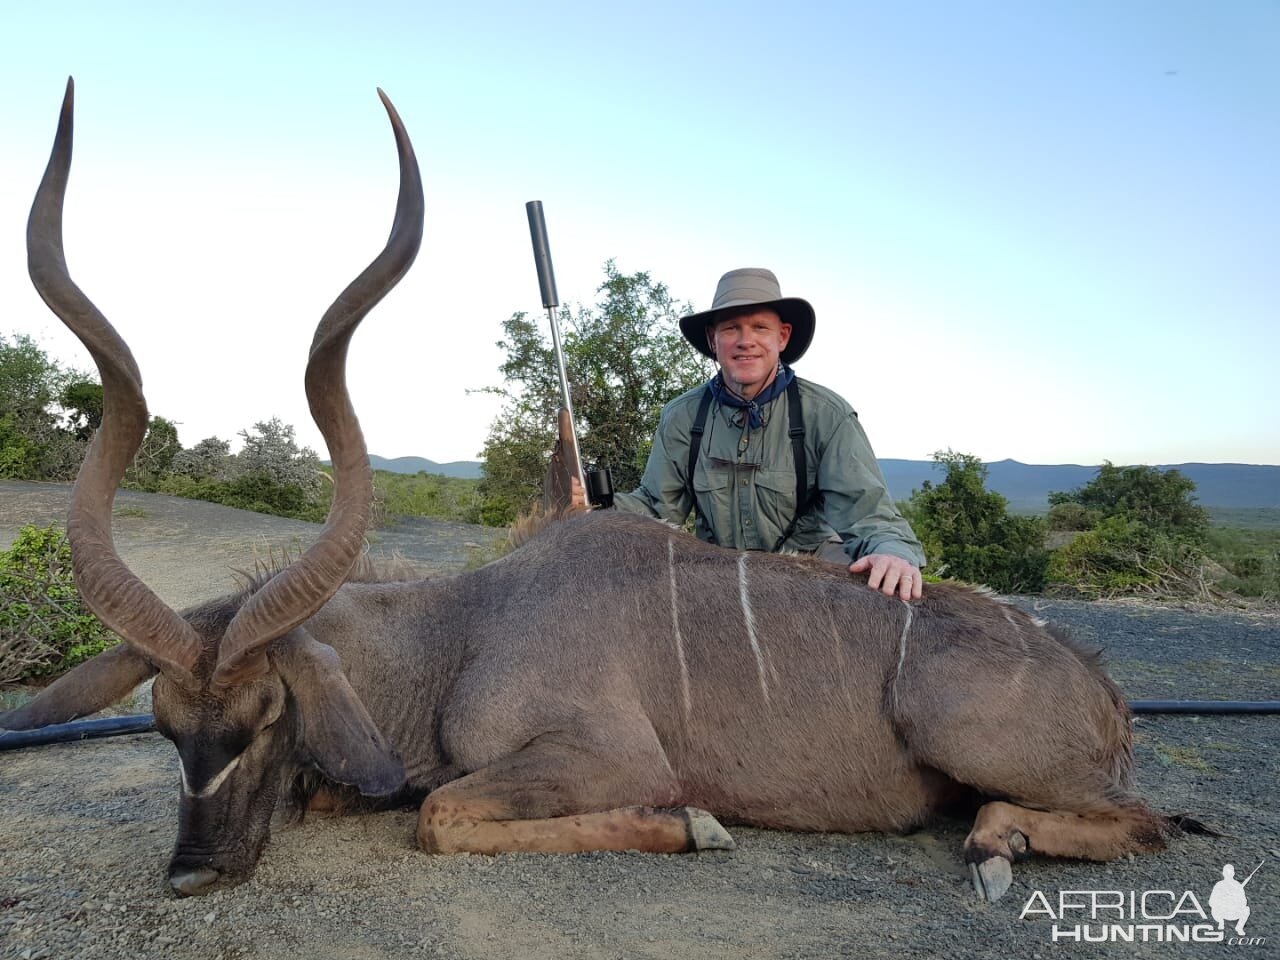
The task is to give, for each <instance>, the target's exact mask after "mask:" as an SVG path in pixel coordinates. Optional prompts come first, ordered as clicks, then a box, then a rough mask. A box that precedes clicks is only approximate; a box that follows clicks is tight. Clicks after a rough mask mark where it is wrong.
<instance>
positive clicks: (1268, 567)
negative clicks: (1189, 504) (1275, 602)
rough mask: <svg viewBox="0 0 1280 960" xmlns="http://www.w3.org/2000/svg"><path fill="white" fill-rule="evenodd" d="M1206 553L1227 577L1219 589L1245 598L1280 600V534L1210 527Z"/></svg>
mask: <svg viewBox="0 0 1280 960" xmlns="http://www.w3.org/2000/svg"><path fill="white" fill-rule="evenodd" d="M1206 550H1207V552H1208V554H1209V556H1211V557H1212V558H1213V559H1214V560H1216V561H1217V562H1218V563H1220V564H1222V566H1223V567H1224V568H1225V569H1226V570H1227V575H1226V576H1225V577H1223V578H1222V580H1221V581H1219V586H1221V587H1222V588H1223V589H1226V590H1230V591H1231V592H1232V593H1237V594H1240V595H1241V596H1245V597H1266V598H1272V599H1274V598H1276V597H1280V530H1274V529H1268V528H1262V529H1243V528H1240V527H1216V526H1215V527H1211V528H1210V529H1209V536H1208V545H1207V547H1206Z"/></svg>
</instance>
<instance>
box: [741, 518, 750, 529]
mask: <svg viewBox="0 0 1280 960" xmlns="http://www.w3.org/2000/svg"><path fill="white" fill-rule="evenodd" d="M743 523H745V524H746V525H747V526H748V527H749V526H751V518H750V517H747V519H746V520H744V521H743Z"/></svg>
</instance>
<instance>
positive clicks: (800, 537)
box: [614, 377, 925, 566]
mask: <svg viewBox="0 0 1280 960" xmlns="http://www.w3.org/2000/svg"><path fill="white" fill-rule="evenodd" d="M796 383H797V384H799V387H800V404H801V408H802V409H803V411H804V427H805V441H804V443H805V459H806V466H807V469H808V476H809V485H810V487H811V488H812V487H813V486H814V485H815V484H816V485H817V491H818V495H817V496H816V497H815V498H814V499H813V501H812V503H811V505H810V507H809V509H808V510H807V511H806V513H805V515H804V516H803V517H801V518H800V522H799V523H798V524H797V525H796V529H795V531H794V532H793V533H792V535H791V536H790V537H789V538H788V539H787V540H786V542H785V543H784V544H783V545H782V549H784V550H786V549H792V550H796V551H798V552H801V553H809V552H812V551H814V550H816V549H817V548H818V547H819V546H821V545H822V543H823V542H824V541H826V540H828V539H830V537H831V535H832V534H833V533H834V534H839V536H840V538H841V539H842V540H843V541H844V549H845V552H847V553H848V554H849V556H850V557H851V558H852V559H855V560H856V559H857V558H859V557H862V556H865V555H867V554H870V553H887V554H891V555H893V556H896V557H901V558H903V559H904V560H907V561H909V562H910V563H914V564H915V565H916V566H923V565H924V562H925V558H924V550H923V549H922V548H921V546H920V542H919V541H918V540H917V539H916V537H915V534H914V533H912V531H911V527H910V525H909V524H908V523H907V521H906V520H905V519H904V518H903V517H902V515H901V514H900V513H899V512H898V509H897V507H896V506H895V505H894V503H893V498H892V497H891V496H890V495H889V491H888V489H887V488H886V486H885V481H884V475H883V474H882V473H881V472H880V467H879V465H878V464H877V463H876V458H875V454H874V453H872V451H871V444H870V443H869V442H868V441H867V436H866V434H865V433H863V431H862V426H861V425H860V424H859V423H858V415H857V414H856V413H855V412H854V411H853V408H852V407H850V406H849V404H848V403H846V402H845V401H844V400H843V399H842V398H841V397H840V396H839V395H838V394H835V393H833V392H832V391H830V390H828V389H826V388H825V387H822V386H819V385H818V384H816V383H811V382H809V381H808V380H802V379H800V378H799V377H797V378H796ZM704 389H705V387H702V386H700V387H697V388H695V389H693V390H690V391H688V392H687V393H683V394H681V395H680V396H678V397H676V398H675V399H674V400H672V401H671V402H670V403H668V404H667V405H666V407H664V408H663V411H662V418H661V420H660V422H659V424H658V432H657V435H656V436H655V437H654V441H653V450H652V451H651V452H650V454H649V462H648V463H647V464H646V465H645V471H644V476H643V477H642V478H641V481H640V486H639V487H637V488H636V489H635V490H634V491H632V492H631V493H620V494H617V495H616V496H615V498H614V503H615V505H616V506H617V507H618V509H620V510H625V511H627V512H629V513H644V514H649V515H651V516H656V517H659V518H661V519H663V520H668V521H670V522H671V523H675V524H681V523H683V522H684V521H685V518H686V517H688V515H689V511H690V510H692V509H693V498H694V494H695V492H696V495H697V498H698V511H699V517H698V522H697V534H698V536H699V537H701V538H702V539H703V540H707V541H710V542H712V543H718V544H720V545H721V546H725V547H731V548H733V549H735V550H770V549H772V548H773V545H774V544H775V543H776V542H777V540H778V538H779V537H780V536H782V534H783V532H784V531H785V530H786V529H787V527H788V525H789V524H790V523H791V519H792V517H793V516H794V515H795V512H796V504H797V496H796V472H795V456H794V453H793V451H792V446H791V437H790V434H789V432H788V431H789V430H790V416H789V412H788V409H787V399H786V395H785V394H783V395H782V396H779V397H778V398H777V399H775V400H773V401H771V402H770V403H769V404H768V405H767V406H766V407H765V408H764V409H765V423H764V425H763V426H761V427H757V428H755V429H751V430H748V431H747V433H746V438H745V439H746V444H745V447H742V444H741V441H742V439H743V422H744V420H743V417H744V412H743V411H741V410H738V409H735V408H732V407H728V406H722V405H720V404H718V403H714V402H713V403H712V404H711V409H710V410H709V411H708V412H707V422H706V426H705V429H704V431H703V434H702V447H701V450H700V451H699V453H698V462H697V465H696V466H695V468H694V476H693V482H692V484H690V483H689V479H688V477H687V473H688V470H689V436H690V429H691V428H692V426H693V420H694V417H695V416H696V414H697V411H698V401H699V400H700V399H701V397H702V393H703V391H704Z"/></svg>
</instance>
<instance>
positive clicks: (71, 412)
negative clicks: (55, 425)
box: [58, 380, 102, 442]
mask: <svg viewBox="0 0 1280 960" xmlns="http://www.w3.org/2000/svg"><path fill="white" fill-rule="evenodd" d="M58 403H59V404H61V405H62V407H63V409H64V410H66V412H67V413H66V416H67V428H68V429H70V430H74V431H75V434H76V439H77V440H82V441H86V442H87V441H88V440H89V438H90V437H92V436H93V431H95V430H97V429H98V428H99V427H100V426H102V384H100V383H98V382H97V381H96V380H73V381H72V382H71V383H68V384H67V385H66V386H65V387H63V388H62V393H61V394H60V395H59V397H58Z"/></svg>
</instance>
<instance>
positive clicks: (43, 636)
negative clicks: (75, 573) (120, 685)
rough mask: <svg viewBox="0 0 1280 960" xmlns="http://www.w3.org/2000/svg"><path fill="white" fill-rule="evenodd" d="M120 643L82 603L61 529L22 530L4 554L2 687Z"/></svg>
mask: <svg viewBox="0 0 1280 960" xmlns="http://www.w3.org/2000/svg"><path fill="white" fill-rule="evenodd" d="M117 642H119V641H118V639H117V637H116V636H115V634H113V633H111V631H109V630H108V629H107V628H106V627H105V626H103V625H102V622H101V621H100V620H98V618H97V617H95V616H94V615H93V614H92V613H91V612H90V611H89V608H88V607H86V606H85V605H84V602H83V601H82V600H81V599H80V594H79V592H78V591H77V590H76V585H75V581H74V580H73V579H72V576H71V546H70V544H68V543H67V540H66V537H65V535H64V534H63V532H62V530H61V529H59V528H58V527H56V526H48V527H43V528H41V527H35V526H31V525H28V526H25V527H23V528H22V529H21V530H20V531H19V532H18V538H17V539H16V540H15V541H14V542H13V546H11V547H10V548H9V549H8V550H7V551H5V552H4V553H0V682H12V681H15V680H29V679H36V678H40V677H47V676H51V675H56V674H60V673H64V672H65V671H67V670H70V669H71V668H72V667H74V666H75V665H76V664H77V663H80V662H81V661H84V660H88V659H89V658H90V657H93V656H95V655H97V654H98V653H101V652H102V651H103V650H105V649H106V648H107V647H110V646H112V645H113V644H115V643H117Z"/></svg>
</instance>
